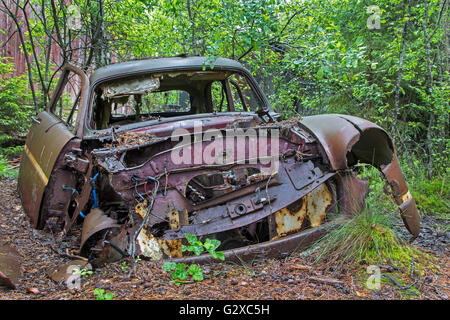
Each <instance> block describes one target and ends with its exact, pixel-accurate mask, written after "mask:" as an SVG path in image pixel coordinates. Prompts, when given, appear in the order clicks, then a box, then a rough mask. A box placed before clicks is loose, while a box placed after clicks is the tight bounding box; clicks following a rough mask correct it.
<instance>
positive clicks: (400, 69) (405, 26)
mask: <svg viewBox="0 0 450 320" xmlns="http://www.w3.org/2000/svg"><path fill="white" fill-rule="evenodd" d="M410 12H411V0H408V8H407V11H406V21H405V23H404V24H403V34H402V48H401V51H400V59H399V63H398V76H397V83H396V85H395V103H394V112H393V114H392V127H391V136H392V140H394V141H395V138H396V133H397V117H398V110H399V102H400V83H401V81H402V73H403V58H404V56H405V49H406V36H407V34H408V22H409V15H410Z"/></svg>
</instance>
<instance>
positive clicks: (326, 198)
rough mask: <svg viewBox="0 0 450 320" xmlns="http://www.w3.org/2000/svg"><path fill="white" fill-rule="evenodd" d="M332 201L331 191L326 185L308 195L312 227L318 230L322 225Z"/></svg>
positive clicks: (307, 206) (308, 211) (323, 184)
mask: <svg viewBox="0 0 450 320" xmlns="http://www.w3.org/2000/svg"><path fill="white" fill-rule="evenodd" d="M332 200H333V198H332V196H331V193H330V190H328V187H327V185H326V184H325V183H322V184H321V185H320V186H318V187H317V188H315V189H314V190H313V191H312V192H311V193H309V194H308V195H306V202H307V205H306V208H307V213H308V218H309V221H310V223H311V227H313V228H317V227H318V226H320V225H321V224H322V221H323V219H325V213H326V211H327V208H328V207H329V206H330V204H331V202H332Z"/></svg>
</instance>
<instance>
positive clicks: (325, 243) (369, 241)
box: [316, 209, 427, 269]
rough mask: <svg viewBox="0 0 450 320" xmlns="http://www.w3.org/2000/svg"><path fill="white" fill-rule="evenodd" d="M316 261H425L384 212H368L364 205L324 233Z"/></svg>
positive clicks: (337, 266) (338, 265)
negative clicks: (399, 235)
mask: <svg viewBox="0 0 450 320" xmlns="http://www.w3.org/2000/svg"><path fill="white" fill-rule="evenodd" d="M316 246H318V247H319V250H318V256H317V258H316V261H319V260H323V259H325V258H326V261H327V263H328V264H329V265H330V266H331V265H332V266H333V267H334V268H335V269H340V268H342V267H343V266H344V265H347V264H349V263H366V264H389V265H393V266H397V267H408V266H409V265H410V263H411V261H412V260H413V259H414V260H416V261H422V262H423V261H425V260H426V258H427V257H426V255H424V254H423V253H422V252H421V251H419V250H418V249H416V248H415V247H413V246H412V245H410V244H408V243H407V242H405V241H404V240H402V239H401V238H399V237H398V236H397V235H396V234H395V232H394V231H393V223H392V221H391V218H390V217H389V216H388V215H387V214H383V213H371V212H370V211H369V210H368V209H366V210H364V211H363V212H362V213H361V214H358V215H356V216H354V217H353V218H351V219H346V220H344V221H342V222H341V223H340V224H338V226H337V227H335V228H334V229H333V230H331V231H330V232H329V233H328V234H327V235H325V236H324V237H323V238H322V239H321V240H319V242H318V243H316Z"/></svg>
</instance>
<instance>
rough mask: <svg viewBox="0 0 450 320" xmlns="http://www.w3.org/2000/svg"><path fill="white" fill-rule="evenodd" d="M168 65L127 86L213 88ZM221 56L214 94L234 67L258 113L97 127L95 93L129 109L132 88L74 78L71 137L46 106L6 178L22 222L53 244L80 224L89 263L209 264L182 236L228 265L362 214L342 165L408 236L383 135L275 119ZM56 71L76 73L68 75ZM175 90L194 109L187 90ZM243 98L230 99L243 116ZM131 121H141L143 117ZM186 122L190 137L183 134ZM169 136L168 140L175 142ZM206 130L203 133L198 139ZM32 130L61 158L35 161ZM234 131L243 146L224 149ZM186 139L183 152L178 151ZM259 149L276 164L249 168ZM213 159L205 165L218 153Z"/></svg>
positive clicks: (410, 221) (348, 121)
mask: <svg viewBox="0 0 450 320" xmlns="http://www.w3.org/2000/svg"><path fill="white" fill-rule="evenodd" d="M167 59H169V58H167ZM174 59H175V58H174ZM176 59H178V60H174V61H177V66H178V64H179V62H178V61H179V60H182V59H188V60H184V62H183V63H184V64H183V67H184V69H183V71H180V70H178V69H176V68H175V67H173V68H172V69H170V70H169V71H170V72H175V71H176V72H177V73H172V74H170V77H167V76H165V75H162V76H159V75H158V76H154V72H156V71H153V69H151V68H150V67H148V69H147V73H148V74H152V75H153V76H152V78H150V79H146V80H139V81H138V82H139V88H138V89H139V90H142V87H145V88H146V90H148V91H155V90H163V89H164V88H163V86H164V83H166V82H165V81H169V80H171V79H178V78H179V77H181V76H182V77H190V78H189V79H191V81H188V82H189V83H193V82H192V81H194V80H193V79H200V78H201V80H202V81H203V82H205V83H207V82H208V81H209V80H208V79H213V78H211V77H212V75H211V74H206V73H205V65H204V63H203V62H201V63H200V62H197V61H196V60H189V59H194V58H176ZM171 61H172V60H170V59H169V60H165V61H163V62H165V63H170V62H171ZM220 61H221V62H216V65H215V67H214V69H212V70H209V72H216V73H218V72H219V71H222V75H220V76H217V75H215V76H217V79H219V80H220V81H222V82H223V83H224V88H227V83H226V81H227V79H228V78H227V77H229V74H228V73H226V72H224V71H227V72H228V71H230V70H231V71H233V70H237V69H239V70H238V71H239V72H241V73H243V74H244V75H245V76H246V77H248V79H250V80H249V83H250V86H251V88H252V89H253V90H254V91H255V92H256V93H254V95H253V97H254V96H255V95H256V96H258V97H259V99H260V101H262V104H263V105H265V106H263V107H262V108H260V109H259V110H257V111H254V112H251V111H250V110H249V109H250V108H247V109H246V108H244V110H242V111H240V110H237V108H233V107H234V106H233V103H229V106H228V110H226V111H227V112H222V113H220V112H215V111H214V110H212V109H211V108H208V103H207V102H206V107H205V108H204V110H203V112H198V111H197V112H195V113H193V114H182V115H176V114H175V116H170V117H164V116H158V115H157V114H155V113H150V112H149V113H147V114H146V116H148V118H147V119H146V120H147V122H145V121H144V122H139V123H138V125H136V124H134V126H133V125H131V126H130V125H115V124H112V125H104V124H103V123H104V122H105V121H104V116H103V118H102V115H101V114H100V113H99V111H95V110H98V109H95V108H94V109H92V107H91V106H92V103H93V101H94V100H95V97H97V98H98V97H100V98H103V99H105V100H104V101H110V100H111V99H113V98H114V99H116V97H117V99H119V98H121V99H122V97H123V96H126V97H127V99H128V97H129V96H133V97H134V98H133V99H134V100H135V102H136V101H137V102H138V103H139V101H140V99H141V98H140V96H138V95H137V93H136V92H138V93H139V92H141V91H139V90H138V89H136V85H134V84H133V83H131V82H128V85H127V86H120V85H116V84H117V81H118V80H115V79H117V77H118V76H117V74H118V73H120V70H116V71H114V72H113V71H110V70H109V71H108V70H107V71H108V72H110V73H114V74H115V77H116V78H113V77H111V76H110V75H108V77H106V75H105V79H106V80H108V81H109V82H106V83H107V85H104V83H105V81H106V80H105V79H102V81H100V80H98V79H97V80H96V78H95V76H94V78H93V79H92V78H91V81H90V82H91V84H88V83H86V82H89V81H88V80H87V78H86V79H85V82H84V83H82V84H81V87H82V88H84V90H85V92H82V94H81V95H80V96H81V99H79V101H78V102H79V105H80V109H79V110H78V115H77V117H78V118H77V119H79V120H77V123H76V125H75V127H74V128H73V130H67V129H65V124H64V123H63V122H61V121H60V122H55V121H54V115H53V114H52V108H54V107H52V103H51V105H50V107H49V111H48V112H43V113H41V114H39V115H38V116H37V118H38V119H37V120H38V122H39V126H40V128H38V129H39V130H41V132H40V133H39V132H38V133H35V134H34V135H31V134H30V135H29V136H28V138H27V144H26V147H25V151H24V155H23V157H22V165H21V170H20V174H19V191H20V194H21V197H22V202H23V204H24V208H25V211H26V212H27V213H28V214H29V216H30V217H31V220H32V223H33V226H34V227H36V228H50V229H52V231H53V232H60V234H63V235H64V234H67V233H68V232H70V231H71V229H72V228H73V226H74V225H75V224H82V234H81V238H80V254H81V255H83V256H86V257H88V258H89V260H90V261H91V262H92V263H93V264H94V265H101V264H103V263H106V262H110V261H115V260H118V259H121V258H123V257H126V256H137V255H139V256H141V257H146V258H149V259H151V260H163V259H172V260H175V261H178V260H184V261H192V262H193V261H195V262H207V261H209V259H211V256H208V255H200V256H191V255H189V253H186V252H182V250H181V246H182V244H186V239H185V236H184V235H185V234H186V233H189V234H194V235H197V236H198V237H200V238H206V237H208V238H215V239H218V240H220V241H221V247H220V248H219V250H224V253H225V257H226V258H227V259H236V258H237V257H238V259H247V258H250V257H262V256H268V255H270V256H282V255H285V254H289V253H290V252H292V251H293V250H299V249H302V248H305V247H306V246H308V245H310V244H311V243H312V242H313V241H315V240H317V239H318V238H319V237H320V236H321V235H322V234H323V233H324V232H326V230H327V227H328V226H329V225H330V224H332V222H333V220H334V219H335V218H336V217H337V216H342V215H353V214H358V213H360V212H361V211H362V210H363V208H364V199H365V196H366V194H367V192H368V187H369V186H368V182H367V181H365V180H361V179H359V178H357V176H356V169H355V165H357V164H359V163H367V164H371V165H373V166H375V167H376V168H378V169H379V170H380V172H381V174H382V176H383V177H384V178H385V180H386V188H385V191H386V192H389V193H390V194H392V196H393V197H394V199H395V201H396V203H397V204H398V207H399V210H400V214H401V217H402V219H403V221H404V223H405V225H406V227H407V229H408V230H409V231H410V233H411V234H412V235H413V236H417V235H418V233H419V228H420V223H419V216H418V212H417V209H416V205H415V202H414V199H413V198H412V196H411V194H410V192H409V191H408V188H407V185H406V182H405V179H404V177H403V175H402V172H401V170H400V167H399V163H398V161H397V156H396V153H395V148H394V146H393V144H392V140H391V139H390V137H389V136H388V134H387V133H386V132H385V131H384V130H383V129H382V128H381V127H379V126H377V125H375V124H373V123H371V122H369V121H366V120H363V119H360V118H357V117H353V116H347V115H337V114H326V115H317V116H308V117H303V118H295V119H289V120H286V121H279V120H278V119H277V116H276V115H275V114H274V113H273V112H272V111H271V109H270V106H268V105H267V100H266V99H265V98H264V97H263V96H262V93H261V92H260V90H259V89H258V87H257V85H256V84H255V82H254V80H252V79H251V76H250V75H249V74H248V73H245V71H243V70H244V69H243V68H242V67H239V65H238V64H236V63H235V62H233V63H231V62H229V61H228V60H226V59H222V60H220ZM142 63H145V62H142ZM152 63H153V62H152ZM189 63H191V64H190V65H189ZM119 65H121V64H119ZM186 65H189V74H187V73H185V70H186V69H187V67H186ZM128 67H129V68H132V67H130V66H128ZM144 67H145V65H143V64H141V65H138V66H135V67H134V68H136V69H139V70H142V69H143V68H144ZM118 68H120V66H119V67H118ZM233 68H234V69H233ZM167 69H168V68H166V69H165V70H166V71H165V72H167ZM175 69H176V70H175ZM65 70H66V72H69V71H74V70H75V71H77V72H79V71H78V70H76V68H74V67H66V69H65ZM127 70H128V69H127ZM174 70H175V71H174ZM157 71H158V72H160V73H159V74H161V71H160V70H157ZM207 71H208V69H207ZM129 73H130V75H132V74H133V73H132V72H131V71H130V72H129ZM141 74H142V73H141ZM122 77H123V75H122ZM194 77H196V78H194ZM169 78H170V79H169ZM132 79H137V76H136V75H134V78H132ZM139 79H140V78H139ZM155 79H158V81H156V80H155ZM167 79H169V80H167ZM214 79H216V78H214ZM114 81H115V82H114ZM133 81H134V80H133ZM224 81H225V82H224ZM62 83H63V82H62ZM180 83H181V82H180ZM102 85H103V86H102ZM176 85H177V86H181V85H179V84H178V83H177V84H176ZM60 86H61V85H60ZM99 88H101V92H100V91H99V90H100V89H99ZM124 88H125V89H126V90H125V89H124ZM155 88H156V89H155ZM132 89H133V90H132ZM96 90H97V91H96ZM164 90H166V89H164ZM167 90H168V89H167ZM202 90H203V89H202ZM186 91H188V92H190V94H191V102H192V105H193V106H194V105H195V101H196V100H195V99H196V97H193V96H194V93H193V92H194V89H192V90H191V89H190V87H189V88H188V89H186ZM243 91H244V90H242V92H241V93H239V92H238V93H239V95H241V99H242V104H243V105H244V107H245V101H246V100H245V99H244V98H242V93H243ZM202 92H203V91H202ZM95 94H97V95H95ZM224 95H225V98H224ZM224 95H222V99H229V100H231V98H230V93H229V92H225V94H224ZM100 98H98V99H99V100H98V101H100ZM106 99H109V100H106ZM56 101H57V98H55V99H54V101H53V105H55V106H56V105H57V102H56ZM98 101H97V107H98V106H99V105H100V104H99V102H98ZM197 101H198V100H197ZM250 105H251V103H248V106H250ZM172 107H173V106H172ZM205 110H206V111H209V113H208V112H204V111H205ZM109 113H111V111H109ZM136 114H140V115H142V110H140V111H139V112H136ZM108 116H109V118H111V115H108ZM134 116H135V114H133V117H134ZM136 117H137V116H136ZM89 121H90V122H91V123H96V125H97V127H95V124H94V125H92V126H91V129H90V130H86V123H88V122H89ZM199 125H200V126H201V128H202V130H203V131H201V132H198V131H196V130H197V129H196V128H197V127H198V126H199ZM58 127H59V129H57V128H58ZM92 127H95V128H92ZM175 129H179V130H180V131H179V132H180V133H179V134H174V130H175ZM207 130H215V138H211V137H207V136H206V135H205V134H204V133H205V132H206V131H207ZM66 131H67V132H66ZM69 132H70V133H69ZM44 134H46V135H50V136H48V137H46V138H45V139H47V140H46V141H52V144H53V148H54V150H57V149H58V148H59V150H60V151H58V152H53V153H51V154H50V153H48V154H47V155H46V154H45V153H46V152H48V150H49V149H51V148H52V147H50V148H49V146H48V142H44V141H43V140H45V139H44V138H42V137H43V135H44ZM230 136H231V137H232V138H231V139H232V140H233V142H234V144H231V148H230V144H227V145H226V146H225V141H228V142H230V139H229V138H228V140H227V139H224V140H223V141H224V142H223V144H224V145H223V148H221V149H220V150H223V152H224V154H228V153H231V154H232V155H233V156H232V157H230V158H227V157H225V158H226V159H227V160H225V161H222V162H220V163H211V161H207V159H197V160H198V161H196V162H195V164H192V163H189V162H186V163H185V162H181V163H180V162H177V161H175V160H176V159H174V158H173V156H172V155H173V154H174V152H178V151H179V150H180V149H183V152H184V155H183V156H188V157H190V158H195V157H196V155H198V154H205V153H208V152H210V150H211V149H212V148H213V144H215V147H217V141H216V140H217V137H230ZM242 136H244V138H243V140H242V141H241V142H243V143H241V144H239V143H237V140H238V139H242ZM39 137H40V138H39ZM252 137H253V138H255V139H254V140H252ZM261 137H264V138H267V137H268V138H272V139H276V144H277V146H276V148H275V149H276V150H275V153H273V152H272V154H270V155H269V151H271V150H272V151H273V149H274V148H273V144H274V143H273V141H274V140H270V139H269V141H272V142H269V143H268V144H266V145H262V144H261V143H259V142H258V143H256V144H254V141H255V140H257V141H259V140H258V139H260V138H261ZM185 139H186V141H191V144H185V145H180V142H179V141H180V140H183V141H184V140H185ZM221 141H222V140H221ZM221 143H222V142H221ZM55 146H56V147H55ZM46 148H47V149H46ZM55 148H56V149H55ZM216 150H217V149H216ZM261 151H263V152H262V154H265V155H269V156H268V157H270V158H271V159H272V160H276V161H277V166H276V167H273V166H271V163H268V162H267V161H263V160H264V159H262V158H261V157H259V159H258V161H253V160H254V159H253V158H254V156H255V154H257V155H261ZM183 152H182V153H183ZM255 152H256V153H255ZM43 154H44V156H43ZM213 156H218V154H217V152H216V154H213ZM263 158H264V157H263ZM42 159H44V160H42ZM229 159H231V160H229ZM36 181H38V182H39V183H38V182H36ZM39 195H41V196H39Z"/></svg>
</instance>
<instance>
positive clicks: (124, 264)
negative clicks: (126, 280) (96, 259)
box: [120, 261, 128, 272]
mask: <svg viewBox="0 0 450 320" xmlns="http://www.w3.org/2000/svg"><path fill="white" fill-rule="evenodd" d="M120 269H121V270H122V272H128V265H127V262H126V261H122V264H121V265H120Z"/></svg>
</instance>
